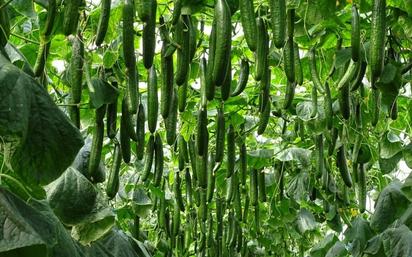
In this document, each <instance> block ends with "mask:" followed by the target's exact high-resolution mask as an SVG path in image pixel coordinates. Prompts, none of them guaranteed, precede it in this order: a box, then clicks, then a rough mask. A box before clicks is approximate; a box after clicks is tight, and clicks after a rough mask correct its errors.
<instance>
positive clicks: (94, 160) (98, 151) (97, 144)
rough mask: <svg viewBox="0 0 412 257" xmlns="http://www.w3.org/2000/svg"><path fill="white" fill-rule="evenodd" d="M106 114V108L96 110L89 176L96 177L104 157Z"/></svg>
mask: <svg viewBox="0 0 412 257" xmlns="http://www.w3.org/2000/svg"><path fill="white" fill-rule="evenodd" d="M105 113H106V106H105V105H103V106H102V107H100V108H98V109H96V112H95V124H94V125H95V127H94V133H93V141H92V147H91V149H90V157H89V158H90V159H89V176H90V177H91V178H93V177H96V174H97V172H98V168H99V164H100V160H101V157H102V147H103V137H104V122H103V119H104V115H105Z"/></svg>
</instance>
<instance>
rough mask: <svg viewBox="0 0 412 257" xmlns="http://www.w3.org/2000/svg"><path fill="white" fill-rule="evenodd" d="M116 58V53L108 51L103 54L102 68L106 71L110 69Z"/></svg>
mask: <svg viewBox="0 0 412 257" xmlns="http://www.w3.org/2000/svg"><path fill="white" fill-rule="evenodd" d="M118 58H119V54H118V52H115V51H110V50H108V51H106V52H104V55H103V66H104V67H105V68H106V69H109V68H111V67H112V66H113V65H114V64H115V63H116V61H117V59H118Z"/></svg>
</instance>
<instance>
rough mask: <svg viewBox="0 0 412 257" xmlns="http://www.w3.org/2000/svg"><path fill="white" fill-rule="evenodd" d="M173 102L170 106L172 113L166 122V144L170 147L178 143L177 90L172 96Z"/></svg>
mask: <svg viewBox="0 0 412 257" xmlns="http://www.w3.org/2000/svg"><path fill="white" fill-rule="evenodd" d="M171 98H172V102H171V106H170V113H169V116H168V117H167V119H166V120H165V128H166V142H167V144H168V145H173V144H174V143H175V141H176V128H177V102H178V100H177V90H176V89H175V90H174V92H173V95H172V96H171Z"/></svg>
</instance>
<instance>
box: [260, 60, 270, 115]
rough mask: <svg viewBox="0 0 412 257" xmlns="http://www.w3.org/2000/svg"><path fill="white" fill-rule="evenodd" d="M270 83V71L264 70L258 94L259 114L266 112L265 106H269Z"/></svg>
mask: <svg viewBox="0 0 412 257" xmlns="http://www.w3.org/2000/svg"><path fill="white" fill-rule="evenodd" d="M270 83H271V71H270V69H269V68H268V69H266V70H265V72H264V74H263V78H262V79H261V80H260V94H261V97H260V99H261V103H260V104H259V110H260V112H264V111H265V110H266V105H268V104H270V102H269V100H270Z"/></svg>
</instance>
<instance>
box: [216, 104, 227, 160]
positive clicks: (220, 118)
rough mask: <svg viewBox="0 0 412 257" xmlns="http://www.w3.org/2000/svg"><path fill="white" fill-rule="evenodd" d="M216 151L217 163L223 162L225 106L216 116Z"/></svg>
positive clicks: (221, 107)
mask: <svg viewBox="0 0 412 257" xmlns="http://www.w3.org/2000/svg"><path fill="white" fill-rule="evenodd" d="M215 123H216V149H215V151H216V152H215V162H222V161H223V157H224V152H225V134H226V131H225V114H224V110H223V105H221V106H220V107H219V108H218V110H217V115H216V122H215Z"/></svg>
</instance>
